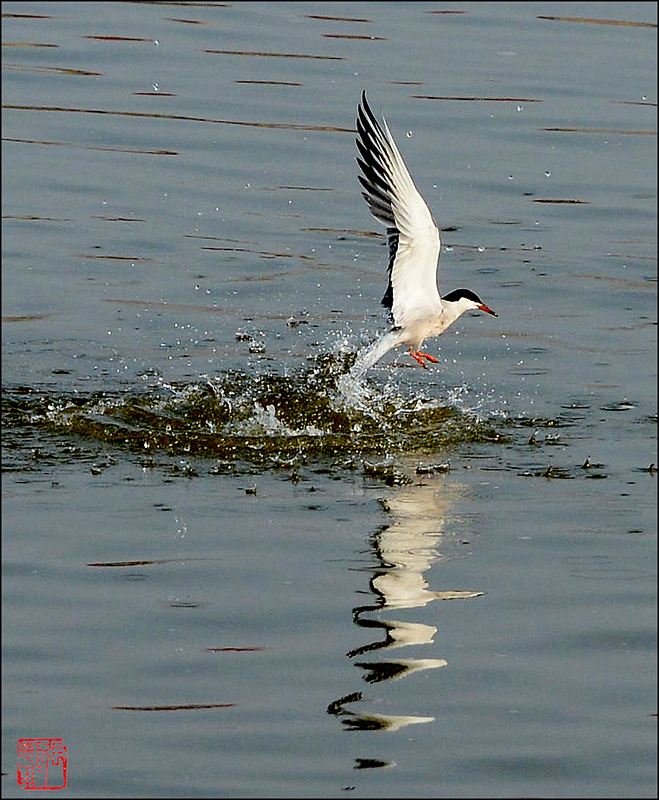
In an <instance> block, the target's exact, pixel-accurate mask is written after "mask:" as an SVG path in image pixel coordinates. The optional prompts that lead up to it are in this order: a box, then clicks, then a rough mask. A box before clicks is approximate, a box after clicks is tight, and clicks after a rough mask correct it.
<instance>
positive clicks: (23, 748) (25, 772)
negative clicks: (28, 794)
mask: <svg viewBox="0 0 659 800" xmlns="http://www.w3.org/2000/svg"><path fill="white" fill-rule="evenodd" d="M66 763H67V758H66V745H65V744H64V740H63V739H19V740H18V785H19V786H22V787H23V788H24V789H41V790H43V789H63V788H64V787H65V786H66Z"/></svg>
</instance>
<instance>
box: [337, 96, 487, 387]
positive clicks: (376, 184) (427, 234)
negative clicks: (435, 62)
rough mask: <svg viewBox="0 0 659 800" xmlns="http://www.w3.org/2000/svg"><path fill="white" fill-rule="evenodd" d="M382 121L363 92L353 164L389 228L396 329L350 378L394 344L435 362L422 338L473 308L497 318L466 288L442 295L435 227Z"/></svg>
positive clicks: (390, 304)
mask: <svg viewBox="0 0 659 800" xmlns="http://www.w3.org/2000/svg"><path fill="white" fill-rule="evenodd" d="M383 125H384V128H383V127H382V126H381V125H380V123H379V122H378V121H377V119H376V118H375V116H374V114H373V112H372V111H371V109H370V107H369V105H368V102H367V100H366V92H362V100H361V104H360V105H359V108H358V117H357V133H358V136H357V139H356V142H357V149H358V150H359V153H360V155H361V158H359V157H358V158H357V163H358V164H359V166H360V167H361V170H362V173H363V175H359V181H360V183H361V185H362V186H363V187H364V189H365V191H364V192H362V194H363V196H364V198H365V200H366V202H367V203H368V207H369V209H370V210H371V214H373V216H374V217H375V219H377V220H378V222H381V223H382V224H383V225H385V227H386V229H387V238H388V240H389V284H388V286H387V290H386V292H385V294H384V297H383V298H382V305H383V306H385V308H388V309H389V311H390V314H391V319H392V321H393V323H394V327H393V328H392V329H391V330H390V331H389V332H388V333H385V334H383V335H382V336H380V338H379V339H377V340H376V341H375V342H374V343H373V344H371V345H370V346H369V347H367V348H366V349H365V350H364V351H362V352H361V353H360V354H359V356H358V357H357V361H356V362H355V364H354V366H353V367H352V369H351V371H350V372H351V374H352V375H353V376H358V375H361V374H363V373H364V372H366V370H367V369H370V367H372V366H373V364H375V363H376V362H377V361H379V360H380V359H381V358H382V356H384V355H385V353H388V352H389V350H391V349H393V348H394V347H397V346H398V345H406V346H407V349H408V352H409V354H410V356H412V358H414V359H415V360H416V361H418V363H419V364H420V365H421V366H422V367H425V366H426V363H425V361H424V359H426V360H427V361H433V362H434V363H438V359H436V358H435V357H434V356H431V355H429V354H428V353H422V352H421V350H420V348H421V345H422V344H423V342H424V340H425V339H428V338H429V337H431V336H439V334H440V333H443V332H444V331H445V330H446V329H447V328H448V327H449V325H452V324H453V323H454V322H455V321H456V319H458V317H460V316H461V315H462V314H464V312H465V311H469V310H471V309H478V310H480V311H485V312H487V313H488V314H492V316H493V317H496V316H497V314H496V313H495V312H494V311H492V309H491V308H488V307H487V306H486V305H485V303H483V301H482V300H481V299H480V297H479V296H478V295H477V294H476V293H475V292H472V291H471V290H470V289H454V290H453V291H452V292H449V293H448V294H446V295H444V297H440V294H439V291H438V289H437V264H438V259H439V253H440V249H441V243H440V238H439V230H438V228H437V225H436V224H435V221H434V220H433V218H432V214H431V213H430V210H429V209H428V206H427V205H426V203H425V201H424V199H423V197H421V195H420V194H419V192H418V190H417V188H416V186H415V185H414V181H413V180H412V178H411V176H410V173H409V172H408V170H407V167H406V166H405V162H404V161H403V158H402V156H401V154H400V152H399V151H398V147H396V142H395V141H394V138H393V136H392V135H391V131H390V130H389V128H388V126H387V123H386V121H384V120H383Z"/></svg>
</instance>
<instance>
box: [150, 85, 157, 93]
mask: <svg viewBox="0 0 659 800" xmlns="http://www.w3.org/2000/svg"><path fill="white" fill-rule="evenodd" d="M151 86H152V87H153V91H154V92H157V91H158V84H157V83H152V84H151Z"/></svg>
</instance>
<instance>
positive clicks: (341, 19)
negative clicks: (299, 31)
mask: <svg viewBox="0 0 659 800" xmlns="http://www.w3.org/2000/svg"><path fill="white" fill-rule="evenodd" d="M303 16H304V17H306V18H307V19H319V20H323V21H327V22H360V23H364V22H365V23H368V24H369V25H372V24H373V20H372V19H365V18H363V17H330V16H328V15H326V14H303Z"/></svg>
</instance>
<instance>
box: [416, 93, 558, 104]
mask: <svg viewBox="0 0 659 800" xmlns="http://www.w3.org/2000/svg"><path fill="white" fill-rule="evenodd" d="M411 97H413V98H415V99H417V100H466V101H469V102H472V103H473V102H476V103H542V102H544V101H543V100H538V99H537V98H536V99H534V98H532V97H459V96H457V95H436V94H413V95H411Z"/></svg>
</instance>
